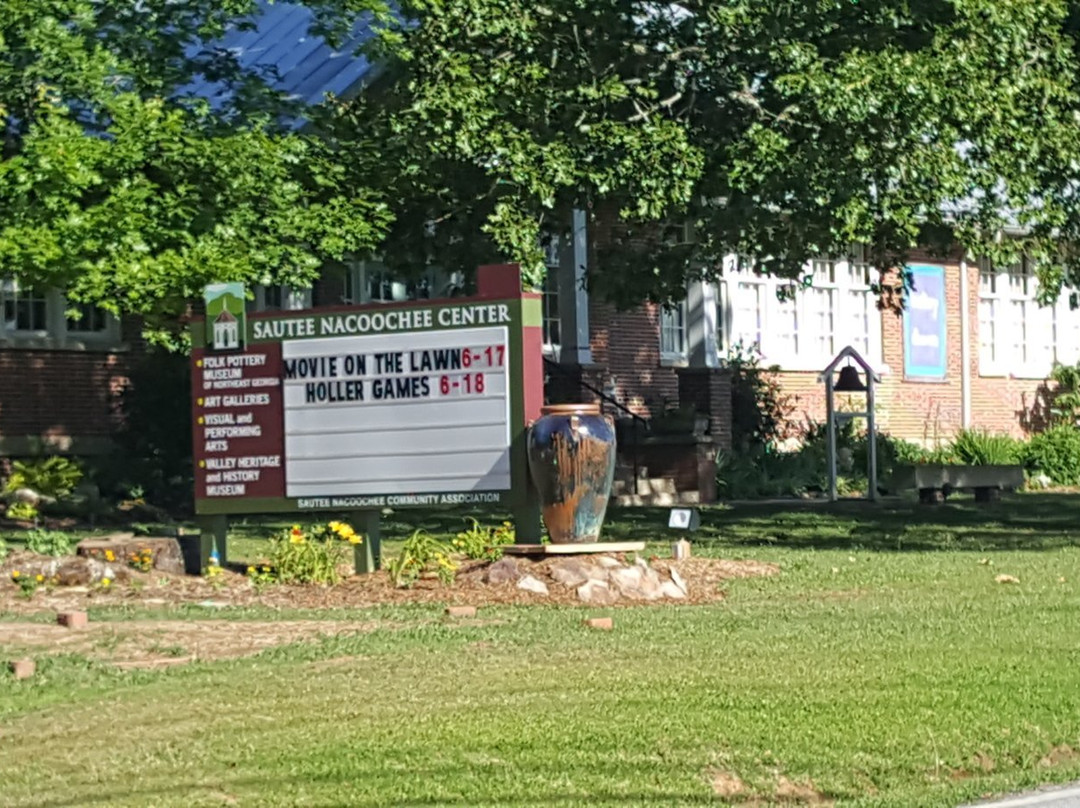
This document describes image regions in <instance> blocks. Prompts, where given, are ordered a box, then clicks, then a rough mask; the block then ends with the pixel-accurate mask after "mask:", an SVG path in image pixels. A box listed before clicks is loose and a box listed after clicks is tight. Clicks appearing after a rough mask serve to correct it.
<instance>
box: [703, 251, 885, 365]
mask: <svg viewBox="0 0 1080 808" xmlns="http://www.w3.org/2000/svg"><path fill="white" fill-rule="evenodd" d="M853 253H854V254H853V255H851V256H848V257H846V258H844V259H839V260H833V259H819V260H815V261H811V262H810V263H809V264H807V266H806V275H805V276H804V279H803V283H796V282H793V281H791V280H790V279H787V278H783V279H780V278H772V277H765V276H761V275H758V274H757V273H755V272H754V271H753V269H752V268H751V266H750V264H749V262H747V261H745V260H740V259H736V258H735V257H734V256H731V257H729V258H728V259H727V260H726V261H725V264H724V272H723V275H722V276H721V278H720V281H719V283H718V284H717V304H718V316H717V323H718V326H719V331H720V333H719V335H718V338H719V344H720V348H721V350H728V349H730V348H731V347H732V346H733V345H735V344H736V343H742V344H743V345H744V346H747V347H750V346H756V347H757V349H758V350H759V351H760V352H761V354H762V361H763V362H764V363H765V364H769V365H779V366H780V367H782V368H784V369H785V370H820V369H821V368H823V367H824V366H825V365H827V364H828V363H829V361H830V360H831V359H832V358H833V357H835V356H836V354H837V353H839V352H840V351H841V350H842V349H843V348H844V347H845V346H847V345H850V346H852V347H853V348H854V349H855V350H857V351H858V352H859V353H860V354H862V356H863V357H865V358H866V360H867V361H868V362H870V364H871V365H873V366H875V367H881V365H882V358H881V318H880V316H879V315H878V313H877V307H876V301H875V297H874V293H873V291H872V290H871V284H872V283H873V281H874V279H875V277H876V276H875V274H874V271H873V270H872V269H871V268H870V265H869V264H868V263H867V261H866V260H865V259H864V257H863V253H862V250H853Z"/></svg>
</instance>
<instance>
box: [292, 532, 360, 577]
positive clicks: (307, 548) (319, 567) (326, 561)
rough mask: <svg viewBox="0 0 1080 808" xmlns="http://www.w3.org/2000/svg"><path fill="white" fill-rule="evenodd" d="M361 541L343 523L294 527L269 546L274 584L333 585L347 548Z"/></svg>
mask: <svg viewBox="0 0 1080 808" xmlns="http://www.w3.org/2000/svg"><path fill="white" fill-rule="evenodd" d="M362 541H363V538H362V537H361V536H360V535H359V534H357V533H356V531H354V530H353V529H352V527H351V526H350V525H348V524H347V523H345V522H330V523H329V524H326V525H314V526H312V527H309V528H308V529H307V530H304V529H302V528H301V527H300V525H293V526H292V528H290V529H289V530H286V531H284V532H283V533H282V534H281V535H279V536H277V537H275V538H274V539H272V540H271V542H270V566H271V567H273V571H274V575H275V577H276V580H278V581H280V582H281V583H286V584H336V583H338V582H339V581H340V580H341V573H340V571H339V570H338V567H339V566H340V565H341V563H342V562H343V561H344V560H345V555H346V550H347V546H348V545H349V544H353V545H355V544H360V543H361V542H362Z"/></svg>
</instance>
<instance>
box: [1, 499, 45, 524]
mask: <svg viewBox="0 0 1080 808" xmlns="http://www.w3.org/2000/svg"><path fill="white" fill-rule="evenodd" d="M4 515H5V516H7V518H8V519H11V520H12V521H14V522H36V521H37V518H38V509H37V508H35V507H34V506H33V505H31V504H30V503H29V502H13V503H11V504H10V505H8V508H7V511H6V512H5V513H4Z"/></svg>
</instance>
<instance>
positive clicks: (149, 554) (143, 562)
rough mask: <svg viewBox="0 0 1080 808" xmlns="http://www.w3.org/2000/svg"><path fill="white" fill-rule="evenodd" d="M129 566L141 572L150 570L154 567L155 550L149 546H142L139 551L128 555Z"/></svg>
mask: <svg viewBox="0 0 1080 808" xmlns="http://www.w3.org/2000/svg"><path fill="white" fill-rule="evenodd" d="M128 566H129V567H132V568H134V569H137V570H138V571H139V572H150V570H152V569H153V568H154V551H153V550H151V549H150V548H149V547H140V548H139V550H138V552H135V553H132V554H131V555H129V556H128Z"/></svg>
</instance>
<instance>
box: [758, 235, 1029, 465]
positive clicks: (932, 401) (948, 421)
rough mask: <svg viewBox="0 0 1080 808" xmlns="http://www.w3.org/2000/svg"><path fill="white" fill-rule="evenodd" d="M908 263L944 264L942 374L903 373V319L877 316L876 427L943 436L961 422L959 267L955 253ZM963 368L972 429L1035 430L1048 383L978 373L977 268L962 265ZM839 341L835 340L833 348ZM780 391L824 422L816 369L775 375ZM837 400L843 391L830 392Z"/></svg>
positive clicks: (918, 436) (929, 440) (903, 434)
mask: <svg viewBox="0 0 1080 808" xmlns="http://www.w3.org/2000/svg"><path fill="white" fill-rule="evenodd" d="M912 263H925V264H936V265H941V266H944V267H945V300H946V318H947V319H946V341H947V350H948V354H947V362H946V376H945V380H944V381H941V382H936V381H921V380H907V379H905V378H904V347H903V320H902V318H901V317H900V316H899V315H897V314H896V313H894V312H892V311H884V312H882V314H881V330H882V354H883V356H882V358H883V360H884V363H885V368H884V369H883V370H882V383H881V384H880V385H879V386H878V387H877V390H876V393H877V401H878V405H877V416H878V425H879V428H880V429H881V430H882V431H887V432H889V433H890V434H892V435H894V436H896V437H900V438H905V439H907V440H913V441H918V442H923V443H926V444H931V445H933V444H937V443H943V442H947V441H948V440H949V439H950V438H951V437H952V436H953V435H954V434H955V433H956V431H957V430H959V429H960V428H961V427H962V426H963V389H962V384H961V378H960V376H961V361H962V360H961V350H960V345H961V324H960V272H961V264H960V261H959V259H958V258H957V257H952V258H950V259H946V260H942V259H940V258H933V257H930V256H915V257H914V258H912ZM967 284H968V303H969V305H968V317H969V335H970V336H969V343H968V344H969V351H968V355H969V366H970V381H971V389H970V398H971V423H970V424H969V426H971V427H972V428H976V429H985V430H989V431H991V432H1004V433H1007V434H1011V435H1014V436H1017V437H1022V436H1023V435H1025V434H1028V433H1030V432H1031V431H1035V430H1037V429H1039V428H1041V427H1042V426H1043V425H1044V418H1045V406H1046V405H1045V400H1046V393H1047V385H1046V382H1045V380H1042V379H1024V378H1005V377H989V376H987V377H984V376H980V375H979V291H978V290H979V268H978V265H977V264H976V263H975V262H969V263H968V265H967ZM840 347H842V346H840ZM780 380H781V384H782V389H783V391H784V392H785V393H787V394H788V395H791V396H792V397H793V399H794V405H795V412H794V413H793V416H792V417H793V418H794V419H796V420H798V421H800V422H806V421H815V422H823V421H824V420H825V390H824V385H822V384H819V383H818V382H817V374H816V373H792V372H784V373H781V374H780ZM848 400H849V401H850V404H851V405H852V406H851V407H850V408H851V409H857V408H858V407H857V406H856V405H861V404H862V401H863V399H862V397H861V396H851V397H850V398H849V399H848ZM837 401H838V406H839V402H843V401H844V397H843V396H838V397H837Z"/></svg>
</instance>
